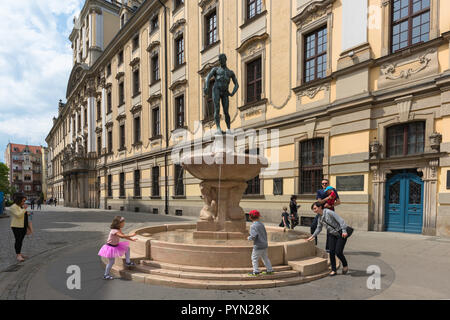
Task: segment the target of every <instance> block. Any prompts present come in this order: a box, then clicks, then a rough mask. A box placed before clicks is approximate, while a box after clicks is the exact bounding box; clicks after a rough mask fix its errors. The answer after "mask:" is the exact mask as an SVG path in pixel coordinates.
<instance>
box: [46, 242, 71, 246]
mask: <svg viewBox="0 0 450 320" xmlns="http://www.w3.org/2000/svg"><path fill="white" fill-rule="evenodd" d="M47 244H48V245H50V246H58V245H63V244H67V242H57V241H56V242H47Z"/></svg>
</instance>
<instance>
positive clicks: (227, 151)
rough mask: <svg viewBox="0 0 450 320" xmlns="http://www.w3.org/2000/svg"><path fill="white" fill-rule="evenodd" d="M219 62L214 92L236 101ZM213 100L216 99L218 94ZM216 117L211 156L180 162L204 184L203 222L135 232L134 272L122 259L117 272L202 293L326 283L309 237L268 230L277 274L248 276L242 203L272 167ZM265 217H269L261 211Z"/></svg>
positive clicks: (323, 259) (324, 266)
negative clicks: (253, 182)
mask: <svg viewBox="0 0 450 320" xmlns="http://www.w3.org/2000/svg"><path fill="white" fill-rule="evenodd" d="M219 60H220V62H221V67H218V68H214V69H213V70H212V71H211V74H213V73H214V74H215V77H216V81H215V84H218V83H219V84H220V85H224V87H222V88H220V85H219V89H220V90H219V92H220V93H221V94H222V91H221V90H222V89H223V88H226V90H228V84H229V82H230V79H233V81H235V89H234V90H233V93H232V94H234V93H235V92H236V90H237V88H238V84H237V80H236V79H235V77H234V73H233V72H232V71H231V70H228V69H226V57H224V56H223V55H221V56H220V57H219ZM221 77H228V78H227V79H225V80H224V79H223V78H222V79H221ZM206 83H209V82H208V81H206ZM205 89H207V88H205ZM223 90H225V89H223ZM205 91H207V90H205ZM213 92H216V94H217V90H213ZM232 94H228V95H229V96H232ZM228 95H227V94H224V97H225V98H226V99H225V104H228V102H227V101H228V100H227V99H228ZM213 100H215V101H219V100H218V99H213ZM218 108H219V109H218ZM215 109H216V114H215V115H216V117H215V118H216V125H217V129H218V130H217V132H216V134H215V135H214V139H213V142H212V144H211V145H210V146H209V147H210V148H209V151H207V152H202V153H201V154H195V153H194V154H193V155H191V154H187V155H185V156H183V157H181V159H180V162H181V165H182V166H183V168H184V169H185V170H187V171H188V172H189V173H190V174H191V175H192V176H194V177H195V178H197V179H199V180H201V183H200V191H201V194H202V198H203V201H204V206H203V208H202V209H201V211H200V217H199V220H198V222H197V223H196V224H170V225H161V226H152V227H146V228H140V229H138V230H134V231H132V232H134V233H136V234H137V236H136V238H137V241H136V242H131V243H130V247H131V252H132V257H133V260H134V261H135V262H136V263H137V266H136V267H133V268H132V269H127V268H126V267H125V266H124V263H123V259H118V263H116V264H115V265H114V267H113V269H112V272H114V273H116V274H119V275H120V276H121V277H123V278H126V279H130V280H134V281H141V282H145V283H149V284H159V285H168V286H176V287H184V288H197V289H250V288H267V287H279V286H286V285H294V284H300V283H304V282H309V281H312V280H316V279H319V278H322V277H326V276H327V275H328V273H329V271H328V269H329V262H328V261H327V260H328V254H327V253H326V252H325V251H323V250H321V249H319V248H316V247H315V246H314V243H313V242H308V241H307V240H306V239H307V238H308V237H309V236H310V235H309V234H307V233H302V232H298V231H294V230H288V231H285V230H283V228H278V227H269V226H266V229H267V232H268V242H269V248H268V254H269V258H270V260H271V263H272V265H273V268H274V271H275V273H274V274H273V275H261V276H258V277H249V276H248V275H247V273H248V272H250V271H251V270H252V268H251V267H252V264H251V253H252V250H253V243H252V242H251V241H248V240H247V237H248V233H249V226H248V225H247V223H246V219H245V213H244V210H243V209H242V208H241V207H240V206H239V203H240V201H241V199H242V196H243V194H244V192H245V190H246V188H247V181H248V180H250V179H252V178H254V177H255V176H257V175H258V174H259V173H260V171H261V169H263V168H266V167H267V166H268V161H267V159H266V158H264V157H262V156H257V155H251V154H240V153H236V152H235V147H234V145H235V143H234V139H235V137H234V136H233V134H231V131H230V123H229V115H228V114H227V112H226V113H225V120H226V123H227V127H228V131H227V133H226V134H225V133H224V132H222V131H221V129H220V117H219V118H218V114H219V113H218V110H220V106H218V105H217V104H215ZM225 110H228V108H225ZM255 209H260V208H255ZM262 213H263V216H264V211H263V210H262ZM263 222H264V220H263ZM105 262H106V261H104V263H105Z"/></svg>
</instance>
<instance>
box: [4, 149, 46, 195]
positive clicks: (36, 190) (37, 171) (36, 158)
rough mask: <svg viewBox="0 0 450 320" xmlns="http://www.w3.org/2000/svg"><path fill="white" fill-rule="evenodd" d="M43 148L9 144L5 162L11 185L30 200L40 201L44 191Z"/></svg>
mask: <svg viewBox="0 0 450 320" xmlns="http://www.w3.org/2000/svg"><path fill="white" fill-rule="evenodd" d="M42 149H43V148H42V147H40V146H29V145H23V144H17V143H8V145H7V147H6V151H5V162H6V165H7V166H8V168H9V183H10V184H11V186H13V187H14V189H15V190H16V192H21V193H23V194H25V196H26V197H27V198H28V199H36V200H37V199H39V198H40V197H41V192H42V191H43V189H42Z"/></svg>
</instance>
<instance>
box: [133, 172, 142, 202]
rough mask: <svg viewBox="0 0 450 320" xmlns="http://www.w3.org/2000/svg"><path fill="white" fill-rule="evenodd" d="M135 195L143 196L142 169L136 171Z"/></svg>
mask: <svg viewBox="0 0 450 320" xmlns="http://www.w3.org/2000/svg"><path fill="white" fill-rule="evenodd" d="M134 196H135V197H140V196H141V171H140V170H135V171H134Z"/></svg>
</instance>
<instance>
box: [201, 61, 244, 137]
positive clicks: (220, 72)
mask: <svg viewBox="0 0 450 320" xmlns="http://www.w3.org/2000/svg"><path fill="white" fill-rule="evenodd" d="M219 62H220V66H219V67H215V68H213V69H212V70H211V72H210V73H209V74H208V76H207V77H206V84H205V88H204V93H205V96H207V95H208V91H209V81H210V80H211V77H214V78H215V82H214V86H213V89H212V98H213V103H214V121H215V122H216V127H217V133H218V134H224V132H223V131H222V129H221V128H220V100H222V107H223V113H224V115H225V123H226V124H227V128H228V130H227V132H228V133H229V132H230V125H231V121H230V114H229V113H228V107H229V98H228V97H232V96H234V94H235V93H236V91H237V90H238V89H239V84H238V81H237V78H236V75H235V74H234V72H233V71H231V70H230V69H228V68H227V56H226V55H225V54H220V55H219ZM231 80H233V83H234V89H233V92H231V93H230V92H229V91H228V86H229V85H230V81H231Z"/></svg>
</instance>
